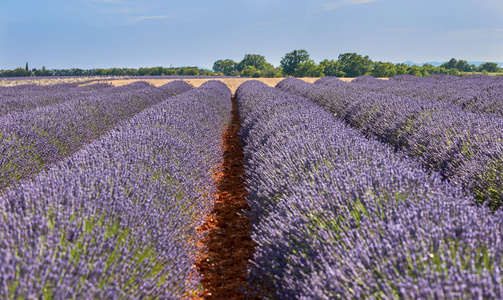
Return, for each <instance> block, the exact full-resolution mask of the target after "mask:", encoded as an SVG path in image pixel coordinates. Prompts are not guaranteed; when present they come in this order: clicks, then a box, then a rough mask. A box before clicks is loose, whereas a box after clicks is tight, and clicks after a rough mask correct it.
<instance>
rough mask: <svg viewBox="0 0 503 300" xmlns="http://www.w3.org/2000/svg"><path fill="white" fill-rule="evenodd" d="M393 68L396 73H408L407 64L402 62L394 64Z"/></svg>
mask: <svg viewBox="0 0 503 300" xmlns="http://www.w3.org/2000/svg"><path fill="white" fill-rule="evenodd" d="M395 69H396V75H406V74H409V66H408V65H406V64H404V63H400V64H396V66H395Z"/></svg>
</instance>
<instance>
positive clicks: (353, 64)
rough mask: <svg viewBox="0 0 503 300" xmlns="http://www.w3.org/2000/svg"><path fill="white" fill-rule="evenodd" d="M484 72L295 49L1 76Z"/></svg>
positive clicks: (491, 69) (491, 67) (460, 64)
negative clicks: (207, 60) (178, 63)
mask: <svg viewBox="0 0 503 300" xmlns="http://www.w3.org/2000/svg"><path fill="white" fill-rule="evenodd" d="M473 72H481V73H483V74H488V73H500V72H503V68H500V67H498V64H496V63H493V62H486V63H484V64H481V65H480V66H475V65H473V64H469V63H468V62H467V61H466V60H457V59H455V58H452V59H451V60H449V61H448V62H446V63H444V64H442V65H440V66H434V65H431V64H424V65H422V66H416V65H414V66H411V65H407V64H405V63H398V64H394V63H391V62H382V61H372V60H371V59H370V58H369V57H368V56H362V55H360V54H357V53H344V54H340V55H339V56H338V58H337V60H334V59H332V60H329V59H325V60H323V61H321V62H320V63H319V64H317V63H316V62H315V61H314V60H312V59H311V58H310V56H309V53H308V52H307V51H306V50H304V49H300V50H293V51H292V52H289V53H286V54H285V55H284V56H283V57H282V58H281V62H280V66H278V67H275V66H273V65H272V64H271V63H268V62H267V60H266V59H265V57H264V56H263V55H259V54H246V55H245V56H244V58H243V59H242V60H241V61H240V62H236V61H234V60H232V59H219V60H217V61H215V63H214V64H213V71H211V70H207V69H202V68H198V67H178V68H165V67H153V68H139V69H134V68H110V69H88V70H84V69H79V68H72V69H52V70H48V69H46V68H45V67H42V68H41V69H35V68H34V69H29V68H28V63H26V66H25V68H17V69H14V70H0V77H29V76H196V75H199V76H214V75H223V76H241V77H287V76H293V77H323V76H335V77H358V76H362V75H371V76H375V77H391V76H394V75H405V74H409V75H415V76H428V75H431V74H449V75H454V76H459V75H463V74H466V73H473Z"/></svg>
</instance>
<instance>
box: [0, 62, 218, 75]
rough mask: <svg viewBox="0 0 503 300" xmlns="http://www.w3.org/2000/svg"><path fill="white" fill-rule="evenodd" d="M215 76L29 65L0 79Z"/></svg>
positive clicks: (194, 71)
mask: <svg viewBox="0 0 503 300" xmlns="http://www.w3.org/2000/svg"><path fill="white" fill-rule="evenodd" d="M196 75H199V76H213V75H215V72H212V71H211V70H206V69H201V68H198V67H178V68H164V67H153V68H139V69H134V68H110V69H88V70H85V69H79V68H72V69H52V70H48V69H46V67H42V68H41V69H36V68H33V69H29V68H28V63H26V67H25V68H17V69H14V70H0V77H29V76H196Z"/></svg>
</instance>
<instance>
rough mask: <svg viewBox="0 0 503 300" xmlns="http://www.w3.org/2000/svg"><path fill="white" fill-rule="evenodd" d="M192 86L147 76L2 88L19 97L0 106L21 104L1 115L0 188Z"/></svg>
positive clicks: (28, 174) (10, 106)
mask: <svg viewBox="0 0 503 300" xmlns="http://www.w3.org/2000/svg"><path fill="white" fill-rule="evenodd" d="M191 88H192V87H191V86H189V85H188V84H187V83H185V82H183V81H174V82H170V83H168V84H166V85H164V86H162V87H159V88H157V87H154V86H152V85H150V84H148V83H145V82H135V83H132V84H129V85H126V86H122V87H111V86H108V85H104V84H95V85H89V86H84V87H76V86H74V85H72V84H69V85H58V86H55V87H43V88H38V87H30V86H25V87H24V89H22V88H6V89H7V90H10V91H19V93H18V95H19V96H20V98H19V99H18V100H17V101H10V100H8V99H10V98H13V97H14V96H15V94H12V93H11V96H10V97H7V96H5V97H4V99H6V101H0V107H1V106H2V105H3V104H6V103H11V102H17V103H22V104H23V105H20V106H18V107H19V108H20V109H19V110H18V111H15V109H13V106H14V105H6V106H5V107H6V109H13V112H11V113H7V114H4V115H2V116H0V190H2V189H4V188H5V187H7V186H9V185H10V184H12V183H15V182H17V181H19V180H20V179H23V178H27V177H30V176H33V175H34V174H36V173H38V172H39V170H40V169H41V168H43V167H44V166H47V165H50V164H53V163H55V162H58V161H60V160H61V159H62V158H63V157H66V156H68V155H71V154H72V153H74V152H75V151H77V150H78V149H80V148H81V147H82V145H85V144H86V143H88V142H89V141H91V140H92V139H95V138H97V137H99V136H101V135H103V134H104V133H105V132H107V131H108V130H110V129H111V128H113V127H114V126H116V125H118V124H119V123H120V122H122V121H124V120H127V119H129V118H131V117H132V116H134V115H135V114H137V113H138V112H140V111H142V110H143V109H145V108H148V107H150V106H152V105H154V104H157V103H159V102H161V101H164V100H165V99H167V98H169V97H172V96H174V95H178V94H180V93H183V92H185V91H188V90H190V89H191ZM22 91H23V92H22ZM37 92H40V93H39V95H38V96H37V97H33V95H34V94H35V93H37ZM0 94H2V93H0ZM7 94H8V93H7V92H3V95H7ZM21 107H23V108H22V109H21Z"/></svg>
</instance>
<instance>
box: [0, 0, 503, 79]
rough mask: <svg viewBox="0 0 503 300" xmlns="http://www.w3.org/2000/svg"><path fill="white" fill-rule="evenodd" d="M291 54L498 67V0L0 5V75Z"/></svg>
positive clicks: (5, 0) (501, 19)
mask: <svg viewBox="0 0 503 300" xmlns="http://www.w3.org/2000/svg"><path fill="white" fill-rule="evenodd" d="M294 49H306V50H307V51H308V52H309V53H310V55H311V58H312V59H314V60H315V61H316V62H319V61H321V60H323V59H326V58H328V59H337V56H338V55H339V54H341V53H347V52H356V53H359V54H362V55H368V56H369V57H370V58H371V59H372V60H374V61H377V60H381V61H391V62H403V61H406V60H412V61H415V62H426V61H446V60H448V59H450V58H452V57H455V58H457V59H465V60H468V61H495V62H496V61H497V62H503V0H319V1H318V0H304V1H300V0H290V1H286V0H246V1H245V0H206V1H203V0H179V1H171V0H162V1H161V0H141V1H138V0H46V1H40V0H38V1H35V0H28V1H27V0H0V69H13V68H16V67H24V66H25V63H26V62H29V65H30V68H41V67H42V66H46V67H47V68H48V69H53V68H73V67H75V68H83V69H89V68H100V67H101V68H110V67H131V68H139V67H155V66H166V67H169V66H174V67H175V66H189V65H190V66H199V67H204V68H211V67H212V66H213V62H214V61H216V60H218V59H225V58H230V59H234V60H235V61H240V60H241V59H242V58H243V56H244V55H245V54H247V53H252V54H261V55H264V56H265V57H266V59H267V61H269V62H270V63H272V64H274V65H276V66H277V65H279V62H280V60H281V57H282V56H283V55H284V54H285V53H287V52H290V51H292V50H294Z"/></svg>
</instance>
